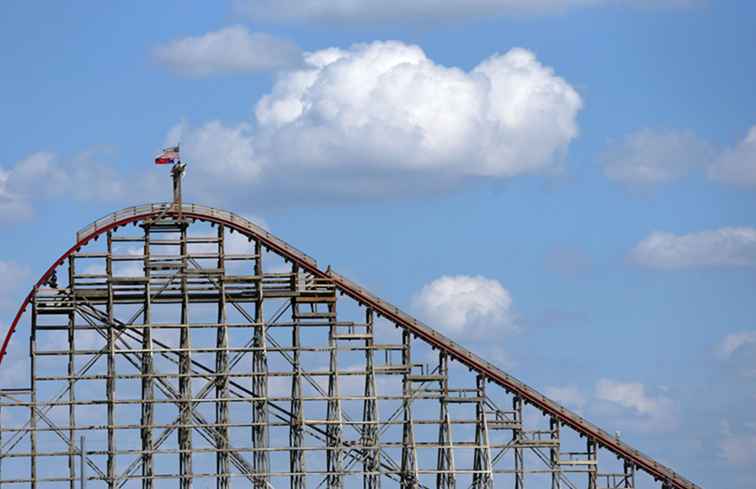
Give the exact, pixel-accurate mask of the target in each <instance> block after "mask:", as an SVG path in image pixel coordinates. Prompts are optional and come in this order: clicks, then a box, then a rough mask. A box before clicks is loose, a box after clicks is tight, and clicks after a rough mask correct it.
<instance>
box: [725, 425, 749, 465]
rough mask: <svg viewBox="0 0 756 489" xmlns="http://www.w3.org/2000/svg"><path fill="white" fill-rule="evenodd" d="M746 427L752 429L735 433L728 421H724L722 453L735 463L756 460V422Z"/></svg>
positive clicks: (743, 463) (728, 460)
mask: <svg viewBox="0 0 756 489" xmlns="http://www.w3.org/2000/svg"><path fill="white" fill-rule="evenodd" d="M746 427H747V428H750V429H748V430H747V431H746V430H744V431H739V432H737V433H733V432H732V429H731V428H730V424H729V423H728V422H727V421H724V422H723V423H722V438H721V439H720V442H719V448H720V455H721V456H722V457H723V458H724V459H725V460H726V461H727V462H729V463H731V464H733V465H747V464H753V463H755V462H756V423H748V424H747V425H746Z"/></svg>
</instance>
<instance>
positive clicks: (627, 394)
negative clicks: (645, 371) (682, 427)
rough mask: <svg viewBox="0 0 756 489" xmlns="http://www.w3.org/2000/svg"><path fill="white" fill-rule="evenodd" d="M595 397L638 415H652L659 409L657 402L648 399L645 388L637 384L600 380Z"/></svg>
mask: <svg viewBox="0 0 756 489" xmlns="http://www.w3.org/2000/svg"><path fill="white" fill-rule="evenodd" d="M596 397H597V398H598V399H600V400H602V401H609V402H614V403H616V404H619V405H620V406H622V407H626V408H630V409H633V410H635V411H636V412H637V413H638V414H652V413H654V412H655V411H657V410H658V409H659V405H658V404H659V403H658V401H657V400H656V399H652V398H650V397H648V396H647V395H646V388H645V387H644V386H643V384H641V383H638V382H630V383H624V382H617V381H614V380H609V379H601V380H599V381H598V383H597V384H596Z"/></svg>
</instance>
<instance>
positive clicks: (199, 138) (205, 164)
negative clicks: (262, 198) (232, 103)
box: [168, 121, 262, 185]
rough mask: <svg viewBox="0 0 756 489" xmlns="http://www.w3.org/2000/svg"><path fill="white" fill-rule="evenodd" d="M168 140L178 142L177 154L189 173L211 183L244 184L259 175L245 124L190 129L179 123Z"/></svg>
mask: <svg viewBox="0 0 756 489" xmlns="http://www.w3.org/2000/svg"><path fill="white" fill-rule="evenodd" d="M168 140H169V144H172V143H174V142H178V141H181V152H182V154H183V155H184V157H185V158H186V160H187V161H189V162H190V167H189V171H191V172H194V171H199V172H200V173H201V174H203V175H204V176H209V177H211V178H212V179H213V180H215V181H218V182H223V183H226V182H229V181H230V182H229V183H232V184H233V183H236V184H245V185H247V184H250V183H254V182H255V181H256V180H257V179H258V177H259V176H260V173H261V172H262V166H261V162H260V161H259V159H257V158H256V157H255V150H254V148H253V146H252V142H253V141H252V129H251V127H250V126H249V124H239V125H238V126H236V127H228V126H225V125H224V124H223V123H222V122H220V121H211V122H208V123H206V124H204V125H203V126H201V127H198V128H190V127H188V126H187V125H186V124H183V123H182V124H179V125H177V126H175V127H173V128H172V129H171V131H170V133H169V136H168ZM198 183H200V184H201V182H198Z"/></svg>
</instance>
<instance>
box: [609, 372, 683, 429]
mask: <svg viewBox="0 0 756 489" xmlns="http://www.w3.org/2000/svg"><path fill="white" fill-rule="evenodd" d="M594 397H595V399H596V400H597V401H599V404H597V405H596V406H595V409H596V410H597V411H599V412H604V414H608V415H610V416H612V417H616V418H617V420H618V423H619V424H620V425H622V426H624V427H626V428H627V429H630V430H635V431H643V432H648V431H672V430H674V429H676V428H677V426H678V425H679V416H678V412H677V411H678V407H677V403H675V402H674V401H672V400H671V399H670V398H668V397H665V396H662V395H659V396H651V395H649V394H648V393H647V392H646V386H645V385H643V384H642V383H640V382H621V381H617V380H612V379H600V380H599V381H598V382H597V383H596V387H595V390H594Z"/></svg>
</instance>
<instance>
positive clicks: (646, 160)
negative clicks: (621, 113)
mask: <svg viewBox="0 0 756 489" xmlns="http://www.w3.org/2000/svg"><path fill="white" fill-rule="evenodd" d="M713 154H714V150H713V148H712V147H711V146H710V145H709V144H708V143H706V142H703V141H701V140H699V139H698V138H697V137H696V136H695V135H694V134H693V133H692V132H690V131H674V130H673V131H652V130H650V129H643V130H640V131H637V132H634V133H632V134H629V135H627V136H626V137H625V138H623V139H622V140H621V141H617V142H613V143H611V144H610V145H609V146H608V147H607V149H606V150H605V151H604V152H603V153H602V155H601V157H600V158H601V160H602V162H603V164H604V174H605V175H606V176H607V178H609V179H610V180H614V181H617V182H621V183H624V184H628V185H652V184H659V183H666V182H670V181H673V180H677V179H679V178H681V177H684V176H685V175H687V173H688V171H689V170H690V169H692V168H694V167H702V166H703V165H705V164H706V163H708V162H709V161H710V160H711V159H712V157H713Z"/></svg>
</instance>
